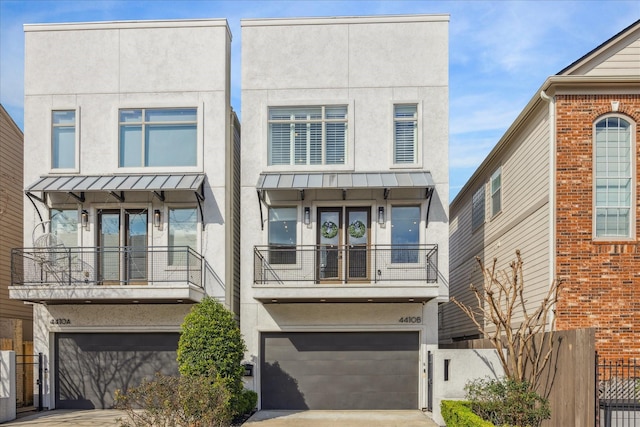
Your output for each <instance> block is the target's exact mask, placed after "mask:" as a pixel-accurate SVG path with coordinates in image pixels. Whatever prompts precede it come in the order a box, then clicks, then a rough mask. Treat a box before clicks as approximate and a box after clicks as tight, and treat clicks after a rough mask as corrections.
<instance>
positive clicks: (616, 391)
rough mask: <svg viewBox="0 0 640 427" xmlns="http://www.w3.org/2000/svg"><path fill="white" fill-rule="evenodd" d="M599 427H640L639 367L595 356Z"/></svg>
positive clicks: (634, 361)
mask: <svg viewBox="0 0 640 427" xmlns="http://www.w3.org/2000/svg"><path fill="white" fill-rule="evenodd" d="M596 385H597V387H598V390H597V399H598V402H597V406H596V408H598V409H597V410H598V414H597V415H598V418H599V422H598V425H599V426H600V427H640V364H639V363H638V361H637V360H635V359H628V360H615V361H612V360H605V359H601V358H598V355H597V353H596Z"/></svg>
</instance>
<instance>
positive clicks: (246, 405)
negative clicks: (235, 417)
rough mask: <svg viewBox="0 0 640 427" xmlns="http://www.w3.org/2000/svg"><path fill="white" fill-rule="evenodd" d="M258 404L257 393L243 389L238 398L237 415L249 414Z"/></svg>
mask: <svg viewBox="0 0 640 427" xmlns="http://www.w3.org/2000/svg"><path fill="white" fill-rule="evenodd" d="M257 403H258V393H256V392H255V391H253V390H247V389H244V390H242V392H241V393H240V396H238V408H237V413H238V414H249V413H251V412H252V411H253V410H254V409H255V407H256V404H257Z"/></svg>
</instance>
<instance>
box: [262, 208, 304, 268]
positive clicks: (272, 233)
mask: <svg viewBox="0 0 640 427" xmlns="http://www.w3.org/2000/svg"><path fill="white" fill-rule="evenodd" d="M297 216H298V210H297V208H295V207H287V208H270V209H269V247H270V248H269V254H270V255H269V262H270V263H272V264H295V262H296V243H297V228H298V227H297V225H298V220H297Z"/></svg>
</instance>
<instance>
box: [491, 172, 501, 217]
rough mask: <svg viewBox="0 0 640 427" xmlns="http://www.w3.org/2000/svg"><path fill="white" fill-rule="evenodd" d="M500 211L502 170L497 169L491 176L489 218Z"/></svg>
mask: <svg viewBox="0 0 640 427" xmlns="http://www.w3.org/2000/svg"><path fill="white" fill-rule="evenodd" d="M501 210H502V168H501V167H500V168H498V170H496V171H495V172H494V173H493V175H491V216H492V217H494V216H496V215H497V214H499V213H500V211H501Z"/></svg>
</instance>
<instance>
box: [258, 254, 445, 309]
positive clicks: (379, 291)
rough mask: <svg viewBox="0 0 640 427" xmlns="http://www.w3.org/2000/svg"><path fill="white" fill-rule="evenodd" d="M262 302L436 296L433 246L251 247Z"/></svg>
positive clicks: (395, 299) (406, 299)
mask: <svg viewBox="0 0 640 427" xmlns="http://www.w3.org/2000/svg"><path fill="white" fill-rule="evenodd" d="M253 277H254V281H253V294H254V298H256V299H257V300H260V301H262V302H267V303H270V302H273V303H277V302H373V301H375V302H398V301H404V302H421V301H428V300H430V299H432V298H435V297H437V296H438V288H439V284H438V245H435V244H432V245H406V246H403V245H371V246H367V245H361V246H360V245H351V246H332V245H309V246H296V247H292V246H256V247H255V248H254V273H253Z"/></svg>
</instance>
